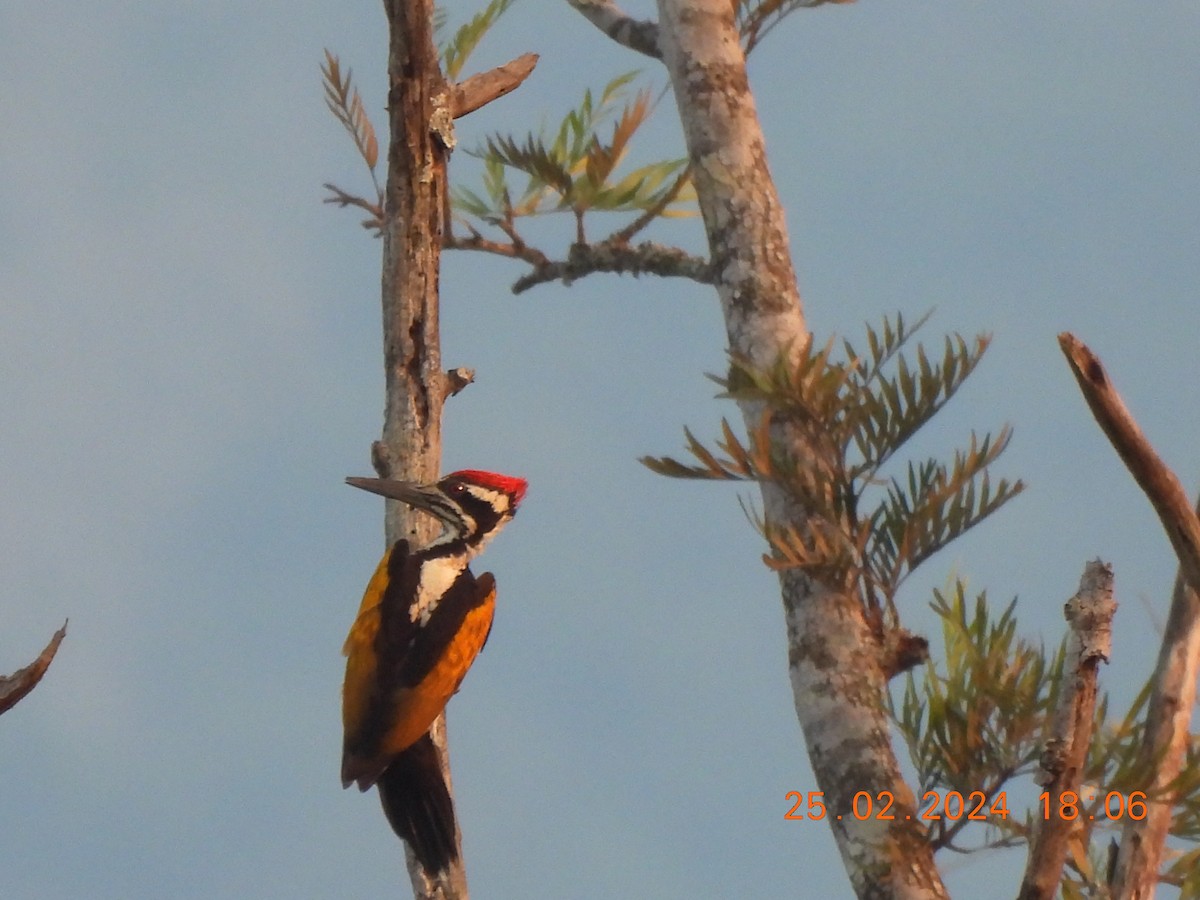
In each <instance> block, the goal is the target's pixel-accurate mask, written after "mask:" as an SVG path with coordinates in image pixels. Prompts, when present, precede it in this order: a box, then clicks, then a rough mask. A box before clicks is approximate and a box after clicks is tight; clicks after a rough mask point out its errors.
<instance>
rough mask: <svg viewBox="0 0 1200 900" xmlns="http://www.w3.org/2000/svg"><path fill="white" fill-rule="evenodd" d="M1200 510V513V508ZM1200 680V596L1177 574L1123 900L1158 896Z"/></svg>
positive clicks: (1129, 835)
mask: <svg viewBox="0 0 1200 900" xmlns="http://www.w3.org/2000/svg"><path fill="white" fill-rule="evenodd" d="M1196 511H1197V513H1198V514H1200V504H1198V505H1197V508H1196ZM1198 676H1200V595H1198V594H1197V593H1196V591H1194V590H1192V589H1191V588H1190V587H1188V586H1187V584H1186V583H1185V582H1184V580H1183V573H1182V571H1181V572H1179V573H1178V574H1176V576H1175V589H1174V592H1173V593H1172V595H1171V611H1170V613H1169V615H1168V617H1167V624H1166V628H1165V629H1164V633H1163V642H1162V646H1161V647H1160V648H1159V651H1158V664H1157V666H1156V667H1155V670H1154V681H1153V688H1152V689H1151V693H1150V702H1149V706H1148V707H1147V710H1146V727H1145V730H1144V731H1143V733H1142V746H1141V747H1140V748H1139V750H1138V768H1139V770H1140V771H1150V772H1152V773H1153V778H1152V780H1151V781H1150V783H1149V785H1147V787H1146V795H1147V797H1148V798H1149V799H1148V800H1147V802H1146V818H1145V819H1143V820H1141V821H1135V820H1133V819H1127V820H1126V822H1125V827H1124V829H1123V830H1122V833H1121V845H1120V850H1119V851H1118V852H1117V860H1116V869H1115V871H1114V873H1113V878H1112V896H1113V897H1114V898H1118V900H1126V898H1133V897H1149V896H1150V895H1151V894H1153V892H1154V886H1155V883H1156V881H1157V879H1158V872H1159V868H1160V863H1161V860H1162V854H1163V849H1164V847H1165V845H1166V839H1167V832H1168V831H1169V830H1170V828H1171V818H1172V814H1173V812H1174V807H1175V792H1173V791H1171V790H1170V785H1171V783H1172V782H1174V781H1175V779H1176V777H1177V776H1178V775H1179V774H1180V772H1181V771H1182V769H1183V764H1184V760H1185V758H1186V756H1187V746H1188V739H1189V723H1190V721H1191V718H1192V710H1193V709H1194V708H1195V703H1196V679H1197V677H1198Z"/></svg>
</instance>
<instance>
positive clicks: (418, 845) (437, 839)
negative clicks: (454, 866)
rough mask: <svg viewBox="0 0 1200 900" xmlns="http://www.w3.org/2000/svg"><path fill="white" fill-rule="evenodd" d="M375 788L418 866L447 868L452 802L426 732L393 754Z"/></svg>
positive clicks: (453, 847)
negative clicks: (398, 753)
mask: <svg viewBox="0 0 1200 900" xmlns="http://www.w3.org/2000/svg"><path fill="white" fill-rule="evenodd" d="M376 787H377V788H378V789H379V799H380V800H381V801H382V802H383V812H384V815H386V816H387V820H388V822H389V823H390V824H391V826H392V830H393V831H394V832H396V834H398V835H399V836H400V837H401V838H402V839H404V840H405V841H407V842H408V845H409V846H410V847H412V849H413V853H414V854H415V855H416V857H417V861H418V862H419V863H420V864H421V866H422V868H424V869H425V871H426V872H428V873H430V874H431V875H432V874H435V873H437V872H439V871H442V870H444V869H448V868H449V867H450V862H451V860H453V859H455V858H457V856H458V845H457V844H456V842H455V825H454V801H452V800H451V799H450V791H449V789H448V788H447V787H446V779H445V778H443V777H442V767H441V764H440V763H439V761H438V754H437V748H436V747H434V746H433V739H432V738H431V737H430V736H429V735H428V734H426V735H425V736H424V737H422V738H421V739H420V740H419V741H417V742H416V743H415V744H413V745H412V746H411V747H409V748H408V749H407V750H405V751H404V752H403V753H401V754H400V755H399V756H397V757H396V758H395V759H394V760H393V761H392V763H391V765H389V766H388V767H387V768H386V769H385V770H384V772H383V774H382V775H380V776H379V781H377V782H376Z"/></svg>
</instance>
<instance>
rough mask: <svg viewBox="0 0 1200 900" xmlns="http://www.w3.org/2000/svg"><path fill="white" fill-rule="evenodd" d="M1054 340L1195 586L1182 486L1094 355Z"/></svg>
mask: <svg viewBox="0 0 1200 900" xmlns="http://www.w3.org/2000/svg"><path fill="white" fill-rule="evenodd" d="M1058 343H1059V346H1060V347H1062V351H1063V353H1064V354H1065V355H1066V357H1067V362H1068V363H1070V365H1071V371H1072V372H1074V374H1075V380H1076V381H1078V382H1079V389H1080V390H1081V391H1082V392H1083V399H1084V400H1086V401H1087V405H1088V406H1089V407H1090V408H1091V410H1092V415H1093V416H1095V417H1096V421H1097V422H1098V423H1099V424H1100V428H1101V429H1102V430H1103V431H1104V434H1105V435H1106V436H1107V437H1108V439H1109V441H1110V442H1111V443H1112V445H1113V447H1114V448H1115V449H1116V451H1117V454H1118V455H1119V456H1120V457H1121V460H1122V461H1123V462H1124V463H1125V466H1126V467H1127V468H1128V469H1129V472H1130V474H1131V475H1133V478H1134V480H1135V481H1136V482H1137V483H1138V487H1140V488H1141V489H1142V490H1143V491H1144V492H1145V494H1146V496H1147V497H1148V498H1149V500H1150V504H1151V505H1152V506H1153V507H1154V511H1155V512H1156V513H1158V518H1159V520H1160V521H1161V522H1162V525H1163V528H1164V529H1166V532H1167V538H1168V539H1169V540H1170V541H1171V546H1172V547H1173V548H1174V549H1175V555H1176V556H1178V557H1179V566H1180V570H1181V571H1182V573H1183V577H1184V579H1185V580H1186V581H1187V583H1188V585H1189V586H1190V587H1191V588H1192V590H1194V591H1200V516H1197V514H1196V513H1195V512H1194V511H1193V510H1192V502H1191V500H1190V499H1189V498H1188V495H1187V492H1186V491H1184V489H1183V485H1182V484H1181V483H1180V482H1179V479H1178V478H1177V477H1176V476H1175V473H1174V472H1172V471H1171V470H1170V469H1169V468H1167V465H1166V463H1164V462H1163V461H1162V460H1161V459H1160V458H1159V456H1158V454H1157V453H1155V452H1154V448H1153V447H1152V446H1151V445H1150V442H1149V441H1148V440H1147V439H1146V435H1144V434H1143V433H1142V430H1141V428H1139V427H1138V424H1137V422H1136V421H1134V418H1133V416H1132V415H1131V414H1130V412H1129V410H1128V409H1126V408H1125V403H1124V402H1123V401H1122V400H1121V396H1120V394H1118V393H1117V391H1116V388H1114V387H1113V385H1112V382H1110V381H1109V380H1108V375H1107V374H1106V373H1105V371H1104V366H1103V365H1101V364H1100V360H1099V358H1098V357H1097V356H1096V354H1094V353H1092V351H1091V350H1090V349H1088V347H1087V345H1085V344H1084V343H1083V342H1082V341H1080V340H1079V339H1078V338H1076V337H1075V336H1074V335H1072V334H1069V333H1067V332H1063V333H1062V334H1060V335H1059V336H1058Z"/></svg>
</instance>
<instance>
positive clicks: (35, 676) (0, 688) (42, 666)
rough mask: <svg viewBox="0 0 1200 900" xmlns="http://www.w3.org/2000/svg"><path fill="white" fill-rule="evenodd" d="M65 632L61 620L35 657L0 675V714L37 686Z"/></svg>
mask: <svg viewBox="0 0 1200 900" xmlns="http://www.w3.org/2000/svg"><path fill="white" fill-rule="evenodd" d="M66 634H67V623H66V622H63V626H62V628H60V629H58V631H56V632H54V636H53V637H52V638H50V643H48V644H47V645H46V649H44V650H43V651H42V652H41V653H40V654H39V655H38V658H37V659H35V660H34V661H33V662H31V663H30V664H29V665H27V666H26V667H25V668H23V669H18V670H17V671H16V672H13V673H12V674H11V675H7V676H0V715H3V714H4V713H6V712H8V711H9V710H10V709H12V708H13V707H14V706H16V705H17V703H18V702H20V700H21V698H22V697H24V696H25V695H26V694H28V693H29V692H30V691H32V690H33V689H34V688H35V687H37V683H38V682H39V681H41V680H42V676H43V675H45V674H46V669H48V668H49V667H50V662H51V660H53V659H54V654H56V653H57V652H58V645H59V644H61V643H62V639H63V638H64V637H65V636H66Z"/></svg>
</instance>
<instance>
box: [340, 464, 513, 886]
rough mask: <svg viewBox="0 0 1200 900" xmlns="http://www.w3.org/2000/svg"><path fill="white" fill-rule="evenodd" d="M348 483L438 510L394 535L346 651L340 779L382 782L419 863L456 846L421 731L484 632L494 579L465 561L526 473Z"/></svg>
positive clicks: (435, 866) (447, 803)
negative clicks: (429, 527)
mask: <svg viewBox="0 0 1200 900" xmlns="http://www.w3.org/2000/svg"><path fill="white" fill-rule="evenodd" d="M346 482H347V484H350V485H353V486H354V487H357V488H362V489H363V490H365V491H371V492H372V493H375V494H379V495H381V496H383V497H388V498H390V499H393V500H399V501H401V502H403V503H407V504H409V505H410V506H413V507H415V508H417V509H421V510H424V511H425V512H427V513H430V514H431V515H433V516H435V517H436V518H437V519H438V520H439V521H440V522H441V523H442V526H443V528H442V532H441V534H439V535H438V536H437V537H436V538H434V539H433V540H432V541H430V542H429V543H427V544H423V545H414V544H411V543H410V542H409V541H407V540H404V539H401V540H399V541H396V543H395V544H393V545H392V546H391V548H389V549H388V550H387V552H386V553H384V555H383V559H382V560H380V562H379V566H378V567H377V568H376V569H375V574H374V576H373V577H372V578H371V581H370V583H369V584H368V585H367V590H366V593H365V594H364V595H363V600H362V605H361V606H360V607H359V610H358V616H357V618H355V620H354V625H353V626H352V627H351V629H350V635H349V637H347V638H346V645H345V648H344V650H343V652H344V654H345V655H346V657H347V660H346V681H345V685H344V687H343V690H342V725H343V727H344V729H345V741H344V743H343V748H342V786H343V787H349V786H350V785H351V784H357V785H358V787H359V790H363V791H365V790H367V789H368V788H369V787H371V786H372V785H375V786H376V787H378V789H379V798H380V800H381V801H382V803H383V811H384V814H385V815H386V816H387V819H388V822H389V823H390V824H391V826H392V830H393V831H395V832H396V834H397V835H399V836H400V837H401V838H402V839H403V840H405V841H407V842H408V845H409V846H410V847H412V850H413V854H414V855H415V856H416V858H417V860H418V861H419V862H420V864H421V866H422V867H423V868H424V869H425V870H426V872H428V873H430V874H431V875H434V874H436V873H437V872H439V871H442V870H444V869H446V868H448V867H449V865H450V862H451V861H452V860H453V859H454V858H455V856H456V855H457V841H456V825H455V821H454V804H453V801H452V800H451V799H450V791H449V789H448V788H447V786H446V781H445V778H444V776H443V775H442V770H441V766H440V764H439V761H438V756H437V750H436V748H435V747H434V745H433V740H432V738H431V737H430V735H429V728H430V726H431V725H432V724H433V721H434V719H436V718H437V717H438V715H439V714H440V713H441V712H442V710H443V709H444V708H445V706H446V703H447V701H449V699H450V698H451V697H452V696H453V695H454V692H455V691H457V690H458V686H459V685H460V684H461V683H462V680H463V676H465V675H466V674H467V670H468V669H469V668H471V664H472V663H473V662H474V661H475V657H476V656H478V655H479V651H480V650H482V649H483V645H484V644H485V643H486V642H487V638H488V633H489V632H490V631H491V628H492V615H493V613H494V611H495V600H496V580H495V578H493V577H492V575H491V573H490V572H485V573H484V574H482V575H480V576H478V577H476V576H475V575H473V574H472V572H471V569H470V566H469V563H470V562H471V560H472V559H473V558H474V557H475V556H476V555H478V554H479V553H480V551H482V550H483V548H484V547H485V546H486V545H487V543H488V542H489V541H490V540H491V539H492V538H493V537H495V536H496V535H497V534H498V533H499V532H500V529H502V528H503V527H504V526H505V525H506V524H507V523H508V522H509V520H510V519H512V517H513V515H514V513H516V510H517V506H518V504H520V502H521V499H522V498H523V497H524V496H525V488H526V484H525V481H524V480H522V479H520V478H513V477H510V476H507V475H497V474H494V473H492V472H480V471H477V470H465V471H461V472H454V473H452V474H450V475H447V476H445V477H444V478H442V480H441V481H438V482H437V483H436V484H415V483H412V482H407V481H393V480H389V479H380V478H347V479H346Z"/></svg>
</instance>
